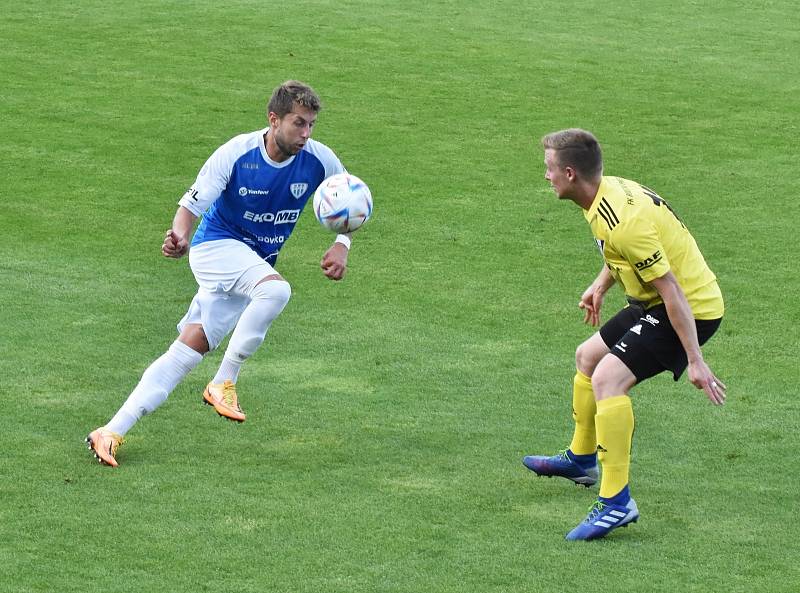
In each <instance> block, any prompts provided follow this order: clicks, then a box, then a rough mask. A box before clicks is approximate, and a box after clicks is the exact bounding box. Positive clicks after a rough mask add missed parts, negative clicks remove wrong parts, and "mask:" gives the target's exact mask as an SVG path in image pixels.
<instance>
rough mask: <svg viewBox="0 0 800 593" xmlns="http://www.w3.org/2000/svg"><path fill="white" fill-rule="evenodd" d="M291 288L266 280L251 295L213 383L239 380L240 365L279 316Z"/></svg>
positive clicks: (281, 282) (278, 281)
mask: <svg viewBox="0 0 800 593" xmlns="http://www.w3.org/2000/svg"><path fill="white" fill-rule="evenodd" d="M291 296H292V288H291V286H289V283H288V282H285V281H283V280H267V281H266V282H262V283H261V284H258V285H256V287H255V288H254V289H253V290H252V291H251V292H250V298H251V299H252V300H251V301H250V304H249V305H247V307H246V308H245V310H244V312H243V313H242V316H241V317H240V318H239V322H238V323H237V324H236V329H234V330H233V334H232V335H231V340H230V342H228V349H227V350H226V351H225V356H223V357H222V364H221V365H220V367H219V370H218V371H217V374H216V375H215V376H214V379H213V380H212V381H211V382H212V383H217V384H218V383H223V382H225V381H233V382H234V383H236V380H237V379H238V378H239V370H240V369H241V366H242V363H243V362H244V361H245V360H247V359H248V358H249V357H250V356H252V354H253V353H254V352H255V351H256V350H257V349H258V347H259V346H260V345H261V343H262V342H263V341H264V337H265V336H266V335H267V330H268V329H269V326H270V325H271V324H272V321H273V320H274V319H275V318H276V317H277V316H278V315H280V313H281V311H283V308H284V307H285V306H286V303H288V302H289V297H291Z"/></svg>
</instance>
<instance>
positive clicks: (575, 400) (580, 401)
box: [569, 371, 597, 455]
mask: <svg viewBox="0 0 800 593" xmlns="http://www.w3.org/2000/svg"><path fill="white" fill-rule="evenodd" d="M596 413H597V406H596V404H595V401H594V391H593V390H592V380H591V379H590V378H589V377H587V376H586V375H584V374H583V373H582V372H580V371H576V372H575V379H574V380H573V381H572V419H573V420H575V433H574V434H573V435H572V444H570V446H569V450H570V451H572V452H573V453H575V455H590V454H592V453H594V452H595V451H597V436H596V434H595V428H594V417H595V414H596Z"/></svg>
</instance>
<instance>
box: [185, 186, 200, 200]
mask: <svg viewBox="0 0 800 593" xmlns="http://www.w3.org/2000/svg"><path fill="white" fill-rule="evenodd" d="M197 194H198V192H197V190H196V189H195V188H194V187H190V188H189V189H187V190H186V193H185V194H183V197H184V198H186V199H187V200H192V201H194V202H197Z"/></svg>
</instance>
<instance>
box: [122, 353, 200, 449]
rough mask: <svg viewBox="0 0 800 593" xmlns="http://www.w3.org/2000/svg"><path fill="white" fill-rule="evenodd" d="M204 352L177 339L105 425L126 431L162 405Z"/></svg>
mask: <svg viewBox="0 0 800 593" xmlns="http://www.w3.org/2000/svg"><path fill="white" fill-rule="evenodd" d="M201 360H203V355H202V354H200V353H199V352H196V351H195V350H192V349H191V348H189V346H187V345H186V344H184V343H183V342H179V341H177V340H176V341H175V342H173V343H172V345H171V346H170V347H169V350H167V351H166V352H165V353H164V354H162V355H161V357H160V358H158V359H157V360H156V361H155V362H153V364H151V365H150V366H149V367H147V370H146V371H145V372H144V373H143V374H142V378H141V380H140V381H139V384H138V385H137V386H136V388H135V389H134V390H133V391H132V392H131V394H130V395H129V396H128V399H127V400H126V401H125V403H124V404H122V407H121V408H120V409H119V411H118V412H117V413H116V414H115V415H114V417H113V418H112V419H111V421H110V422H109V423H108V424H106V428H107V429H108V430H110V431H112V432H116V433H117V434H123V435H124V434H125V433H126V432H128V431H129V430H130V429H131V427H132V426H133V425H134V424H136V423H137V422H138V421H139V420H140V419H141V417H142V416H144V415H145V414H150V413H152V412H154V411H155V409H156V408H157V407H158V406H160V405H161V404H163V403H164V402H165V401H166V399H167V397H168V396H169V394H170V393H171V392H172V390H173V389H175V386H176V385H178V383H180V382H181V381H182V380H183V378H184V377H185V376H186V375H188V374H189V372H190V371H191V370H192V369H193V368H194V367H196V366H197V365H198V364H200V361H201Z"/></svg>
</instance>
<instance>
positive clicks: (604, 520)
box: [567, 498, 639, 541]
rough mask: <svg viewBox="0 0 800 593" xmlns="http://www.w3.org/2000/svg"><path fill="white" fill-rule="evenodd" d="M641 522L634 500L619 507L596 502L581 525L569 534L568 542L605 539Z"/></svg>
mask: <svg viewBox="0 0 800 593" xmlns="http://www.w3.org/2000/svg"><path fill="white" fill-rule="evenodd" d="M638 520H639V509H638V508H637V506H636V501H635V500H633V499H632V498H631V499H630V500H629V501H628V504H625V505H619V504H611V503H605V502H601V501H599V500H598V501H595V503H594V504H593V505H592V506H591V507H590V508H589V514H588V515H587V516H586V518H585V519H584V520H583V521H581V523H580V524H579V525H578V526H577V527H576V528H575V529H573V530H572V531H570V532H569V533H568V534H567V539H568V540H573V541H576V540H583V541H589V540H592V539H599V538H601V537H605V536H606V535H608V534H609V533H611V531H612V530H614V529H616V528H617V527H625V526H626V525H628V524H629V523H636V521H638Z"/></svg>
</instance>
